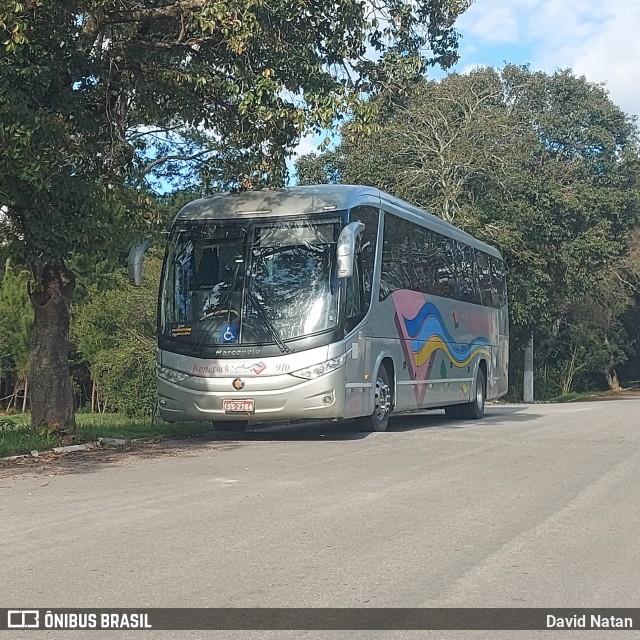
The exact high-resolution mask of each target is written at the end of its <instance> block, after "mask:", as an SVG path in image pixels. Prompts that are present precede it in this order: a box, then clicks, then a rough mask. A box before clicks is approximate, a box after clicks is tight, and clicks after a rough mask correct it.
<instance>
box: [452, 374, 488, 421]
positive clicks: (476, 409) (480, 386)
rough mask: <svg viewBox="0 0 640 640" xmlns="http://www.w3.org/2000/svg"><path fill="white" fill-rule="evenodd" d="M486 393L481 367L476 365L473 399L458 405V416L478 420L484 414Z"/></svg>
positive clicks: (485, 383)
mask: <svg viewBox="0 0 640 640" xmlns="http://www.w3.org/2000/svg"><path fill="white" fill-rule="evenodd" d="M486 395H487V382H486V380H485V376H484V370H483V369H482V367H478V373H477V374H476V381H475V385H474V393H473V400H472V401H471V402H468V403H467V404H461V405H458V408H459V410H460V417H461V418H462V419H463V420H480V419H481V418H482V416H484V404H485V399H486Z"/></svg>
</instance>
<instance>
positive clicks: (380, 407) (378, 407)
mask: <svg viewBox="0 0 640 640" xmlns="http://www.w3.org/2000/svg"><path fill="white" fill-rule="evenodd" d="M390 380H391V376H390V375H389V372H388V371H387V368H386V367H385V366H384V364H383V365H381V366H380V369H378V374H377V375H376V383H375V391H374V395H375V403H374V408H373V413H372V414H371V415H370V416H363V417H362V418H358V427H359V428H360V431H386V430H387V426H388V424H389V415H390V414H391V407H392V405H393V389H392V388H391V382H390Z"/></svg>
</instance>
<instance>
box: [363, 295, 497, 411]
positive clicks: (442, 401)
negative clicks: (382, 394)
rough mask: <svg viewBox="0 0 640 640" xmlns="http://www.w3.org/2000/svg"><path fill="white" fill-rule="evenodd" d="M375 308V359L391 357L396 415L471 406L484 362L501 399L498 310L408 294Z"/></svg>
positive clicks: (372, 344)
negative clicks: (496, 370) (383, 355)
mask: <svg viewBox="0 0 640 640" xmlns="http://www.w3.org/2000/svg"><path fill="white" fill-rule="evenodd" d="M376 304H377V306H378V309H377V310H376V312H375V313H374V314H372V316H371V320H370V321H369V325H370V326H369V327H368V329H369V330H370V331H371V332H372V333H373V334H374V335H375V336H377V338H373V339H372V341H371V350H372V357H375V354H376V352H378V351H379V350H380V349H386V350H387V351H388V352H389V353H390V354H392V357H393V360H394V365H395V373H396V402H395V409H396V411H406V410H415V409H420V408H428V407H438V406H445V405H448V404H456V403H461V402H468V401H469V400H470V398H471V394H472V393H473V384H474V379H475V376H476V372H477V369H478V366H479V363H480V361H481V360H484V361H485V362H486V364H487V371H488V374H489V376H488V377H489V378H490V379H491V378H492V379H494V381H495V382H494V389H495V390H494V392H493V393H494V395H497V382H498V380H497V378H498V376H497V375H496V374H494V373H493V370H494V367H493V363H494V362H496V360H498V359H499V357H498V353H499V347H498V345H499V340H498V318H497V312H496V309H492V308H488V307H481V306H479V305H472V304H467V303H464V302H459V301H454V300H445V299H442V298H434V297H433V296H429V295H426V294H423V293H418V292H415V291H410V290H405V289H403V290H398V291H395V292H394V293H393V294H391V296H390V297H389V298H387V299H386V300H384V301H382V302H378V303H376ZM373 374H375V372H373Z"/></svg>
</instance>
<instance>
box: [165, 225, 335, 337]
mask: <svg viewBox="0 0 640 640" xmlns="http://www.w3.org/2000/svg"><path fill="white" fill-rule="evenodd" d="M339 230H340V220H339V219H338V218H334V219H327V218H323V219H322V220H318V219H305V220H287V221H274V222H269V223H260V224H258V223H248V224H238V223H235V222H226V221H221V222H215V223H213V222H212V223H205V224H195V223H194V224H187V225H182V226H180V228H178V229H176V230H175V231H174V234H173V237H172V246H171V249H170V251H169V253H168V258H167V261H166V266H165V272H164V277H163V284H162V302H161V332H162V334H163V335H165V336H167V337H171V338H173V339H179V340H182V341H186V342H191V343H193V344H194V345H195V346H196V347H199V346H201V345H210V344H229V345H233V344H265V343H276V344H278V345H279V346H280V347H281V348H282V349H283V350H286V347H285V346H284V342H285V341H287V340H292V339H295V338H300V337H303V336H307V335H311V334H315V333H319V332H323V331H328V330H331V329H334V328H335V327H336V326H337V322H338V301H337V291H338V285H337V278H336V273H335V253H336V240H337V236H338V233H339Z"/></svg>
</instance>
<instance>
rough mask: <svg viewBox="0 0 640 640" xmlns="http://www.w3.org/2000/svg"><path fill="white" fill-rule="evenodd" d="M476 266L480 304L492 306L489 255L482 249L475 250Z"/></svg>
mask: <svg viewBox="0 0 640 640" xmlns="http://www.w3.org/2000/svg"><path fill="white" fill-rule="evenodd" d="M476 266H477V271H476V279H477V282H478V293H479V294H480V300H481V304H483V305H484V306H486V307H493V306H495V304H494V298H493V289H492V286H491V264H490V263H489V256H488V255H487V254H486V253H484V252H483V251H476Z"/></svg>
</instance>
